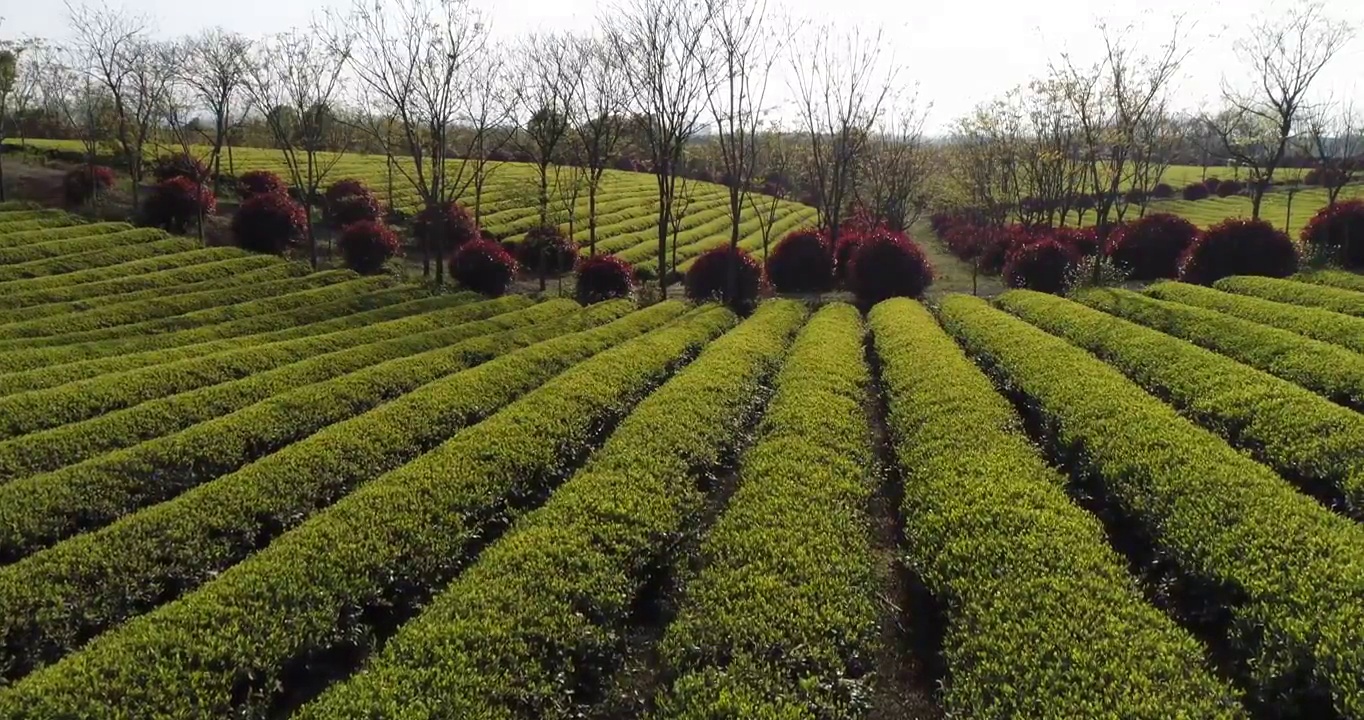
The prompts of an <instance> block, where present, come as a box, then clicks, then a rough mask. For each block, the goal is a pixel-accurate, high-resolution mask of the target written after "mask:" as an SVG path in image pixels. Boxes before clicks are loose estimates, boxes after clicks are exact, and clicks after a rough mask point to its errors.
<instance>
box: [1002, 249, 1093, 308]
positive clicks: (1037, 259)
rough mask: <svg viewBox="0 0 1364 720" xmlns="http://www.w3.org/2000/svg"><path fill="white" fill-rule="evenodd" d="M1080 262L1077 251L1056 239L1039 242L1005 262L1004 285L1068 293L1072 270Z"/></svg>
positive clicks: (1010, 254)
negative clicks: (1067, 288)
mask: <svg viewBox="0 0 1364 720" xmlns="http://www.w3.org/2000/svg"><path fill="white" fill-rule="evenodd" d="M1079 260H1080V258H1079V255H1077V254H1076V252H1075V250H1074V249H1072V248H1071V247H1070V246H1068V245H1066V244H1065V243H1061V242H1057V241H1056V240H1038V241H1036V242H1031V243H1028V244H1027V245H1024V246H1022V247H1019V248H1015V249H1014V251H1013V252H1011V253H1009V260H1008V262H1006V263H1004V284H1005V285H1008V286H1009V287H1011V288H1027V289H1029V290H1036V291H1038V292H1045V293H1055V294H1058V295H1059V294H1061V293H1064V292H1065V291H1066V286H1067V285H1068V284H1069V281H1070V277H1071V271H1072V270H1074V268H1075V265H1076V263H1078V262H1079Z"/></svg>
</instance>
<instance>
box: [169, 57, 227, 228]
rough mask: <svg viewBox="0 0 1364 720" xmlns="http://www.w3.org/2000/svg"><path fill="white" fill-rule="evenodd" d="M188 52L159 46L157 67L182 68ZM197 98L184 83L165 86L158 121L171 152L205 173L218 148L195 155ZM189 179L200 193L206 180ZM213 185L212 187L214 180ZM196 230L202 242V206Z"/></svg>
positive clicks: (197, 175)
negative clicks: (170, 146)
mask: <svg viewBox="0 0 1364 720" xmlns="http://www.w3.org/2000/svg"><path fill="white" fill-rule="evenodd" d="M191 52H193V50H192V46H191V45H190V44H188V43H178V44H177V43H166V44H164V45H162V46H161V47H160V53H161V59H160V65H161V67H163V68H165V69H166V70H167V71H168V72H169V71H172V70H173V69H175V68H183V67H184V66H185V65H186V63H187V62H188V60H189V56H190V53H191ZM177 77H178V76H177ZM199 99H200V95H199V93H198V90H197V89H196V88H195V86H194V85H193V84H191V83H188V82H170V83H168V84H167V86H166V91H165V95H164V99H163V101H162V103H161V112H162V119H163V120H164V121H165V126H166V131H167V133H168V134H169V136H170V138H171V141H172V143H173V147H174V151H175V153H176V154H178V155H179V156H180V157H182V158H185V159H186V160H195V161H198V162H200V163H202V164H203V165H204V166H205V168H206V170H208V171H209V172H212V168H213V159H214V156H216V154H217V150H218V148H219V147H221V146H220V145H212V146H210V147H209V148H208V150H207V151H205V152H202V153H197V154H196V153H195V144H194V143H195V140H197V139H200V138H201V137H202V135H203V132H202V129H201V128H200V127H199V120H198V118H197V117H196V116H195V114H194V113H195V111H196V110H197V109H198V101H199ZM193 179H194V186H195V190H196V191H197V192H199V193H203V191H204V181H205V180H207V178H206V177H205V176H204V175H203V174H202V173H195V175H194V178H193ZM214 184H215V186H216V184H217V181H216V179H215V180H214ZM215 192H216V190H215ZM196 227H197V232H198V235H199V241H200V242H203V240H204V216H203V207H202V205H201V206H200V208H199V217H198V218H197V223H196Z"/></svg>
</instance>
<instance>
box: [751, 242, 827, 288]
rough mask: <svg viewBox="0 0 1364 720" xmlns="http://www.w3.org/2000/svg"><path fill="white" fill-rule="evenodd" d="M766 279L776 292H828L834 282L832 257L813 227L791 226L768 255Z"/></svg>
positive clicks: (825, 243)
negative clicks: (797, 228)
mask: <svg viewBox="0 0 1364 720" xmlns="http://www.w3.org/2000/svg"><path fill="white" fill-rule="evenodd" d="M767 280H768V282H770V283H772V286H773V287H775V288H776V289H777V290H778V291H779V292H790V293H804V292H828V291H829V290H831V289H832V288H833V286H834V258H833V255H832V254H831V253H830V252H829V244H828V241H827V239H826V238H825V237H824V233H821V232H820V231H819V230H816V229H815V228H805V229H802V230H794V231H792V232H790V233H788V234H787V235H786V237H784V238H782V239H781V240H779V241H778V242H777V244H776V246H774V247H773V248H772V252H771V254H769V255H768V256H767Z"/></svg>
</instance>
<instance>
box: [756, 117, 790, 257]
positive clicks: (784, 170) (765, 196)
mask: <svg viewBox="0 0 1364 720" xmlns="http://www.w3.org/2000/svg"><path fill="white" fill-rule="evenodd" d="M757 140H758V143H757V153H758V166H759V167H761V168H763V169H764V170H765V174H764V176H763V182H762V187H761V190H762V192H756V193H753V192H750V193H749V194H748V204H749V206H750V207H752V208H753V214H754V215H755V216H757V218H758V230H759V231H760V232H761V233H762V236H763V257H762V261H763V263H766V262H767V251H768V246H769V245H770V244H771V242H772V231H773V228H774V226H775V225H776V224H777V215H778V211H779V210H780V209H781V205H782V202H783V201H784V200H785V199H786V198H787V196H789V195H790V193H791V185H792V178H791V173H792V170H793V169H794V159H793V158H792V154H793V153H792V148H791V145H792V140H791V139H790V138H789V137H788V136H787V134H786V131H785V130H784V129H783V128H782V126H781V124H780V123H774V124H772V125H771V126H770V127H768V128H767V130H766V131H765V132H762V133H760V134H759V135H758V137H757Z"/></svg>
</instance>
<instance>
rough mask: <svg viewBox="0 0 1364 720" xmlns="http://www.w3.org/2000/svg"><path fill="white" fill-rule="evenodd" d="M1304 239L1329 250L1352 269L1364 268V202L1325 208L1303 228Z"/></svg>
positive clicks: (1342, 203) (1346, 202)
mask: <svg viewBox="0 0 1364 720" xmlns="http://www.w3.org/2000/svg"><path fill="white" fill-rule="evenodd" d="M1302 242H1303V244H1304V245H1307V246H1308V247H1312V248H1317V249H1319V250H1325V251H1327V252H1329V253H1330V254H1331V255H1332V256H1333V257H1335V258H1336V259H1337V260H1338V261H1339V262H1340V263H1341V264H1342V265H1344V266H1345V267H1347V268H1349V269H1351V270H1358V269H1361V268H1364V201H1361V200H1347V201H1345V202H1339V203H1336V204H1335V205H1332V206H1328V207H1324V208H1322V209H1321V210H1320V211H1318V212H1317V214H1316V215H1315V216H1313V217H1312V220H1311V221H1310V222H1308V223H1307V227H1305V228H1303V230H1302Z"/></svg>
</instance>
